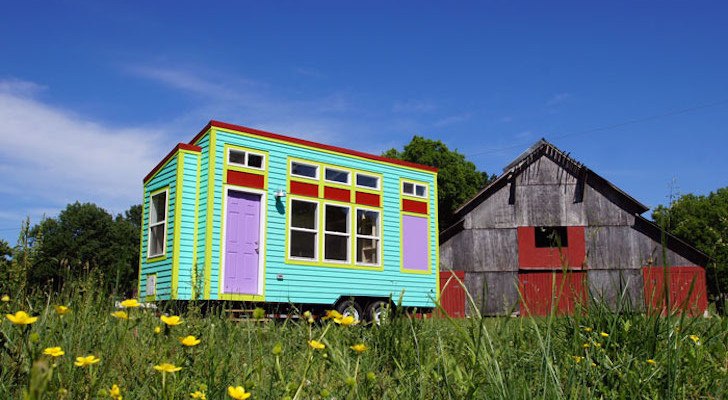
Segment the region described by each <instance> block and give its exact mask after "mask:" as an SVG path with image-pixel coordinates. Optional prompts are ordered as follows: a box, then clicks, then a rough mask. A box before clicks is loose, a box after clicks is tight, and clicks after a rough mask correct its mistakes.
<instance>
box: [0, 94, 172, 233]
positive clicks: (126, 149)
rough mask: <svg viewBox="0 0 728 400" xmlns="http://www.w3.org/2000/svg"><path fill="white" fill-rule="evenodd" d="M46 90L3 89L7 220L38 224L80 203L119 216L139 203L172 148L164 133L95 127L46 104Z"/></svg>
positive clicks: (0, 160) (1, 153) (1, 149)
mask: <svg viewBox="0 0 728 400" xmlns="http://www.w3.org/2000/svg"><path fill="white" fill-rule="evenodd" d="M41 90H43V87H42V86H40V85H38V84H36V83H33V82H27V81H20V80H4V81H0V121H2V124H0V173H1V174H2V178H1V179H2V184H1V185H0V187H2V189H1V190H2V192H3V193H4V194H7V196H6V195H4V196H2V197H3V198H5V199H4V200H0V206H2V207H3V208H4V213H3V215H2V216H0V219H3V220H9V219H12V218H15V217H18V216H21V219H22V216H30V217H31V218H32V219H33V220H34V221H37V220H38V219H39V218H40V216H41V214H39V213H41V210H42V213H44V214H49V216H52V215H53V214H55V213H56V212H57V211H59V210H61V209H63V208H64V207H65V205H66V204H67V203H69V202H74V201H76V200H79V201H82V202H83V201H89V202H94V203H96V204H97V205H99V206H101V207H104V208H106V209H107V210H109V211H110V212H114V213H116V212H121V211H123V210H125V209H126V208H128V207H129V206H130V205H131V204H136V203H139V202H140V201H141V188H142V184H141V181H142V178H143V177H144V175H145V174H146V173H147V172H148V171H149V170H151V168H152V167H153V166H154V165H155V164H156V163H157V162H158V161H159V160H160V159H161V157H162V154H166V152H167V151H169V147H170V146H171V143H170V142H169V141H167V140H166V139H165V138H164V132H163V131H161V130H159V129H155V128H152V127H113V126H109V125H106V124H104V123H102V122H97V121H94V120H92V119H90V118H86V117H83V116H80V115H77V114H75V113H73V112H69V111H67V110H63V109H60V108H57V107H54V106H51V105H48V104H46V103H44V102H42V101H40V100H38V99H37V98H36V96H35V95H36V94H37V93H38V92H39V91H41ZM19 223H20V221H17V224H18V225H19ZM8 224H10V222H3V226H2V227H6V225H8ZM11 227H12V225H11Z"/></svg>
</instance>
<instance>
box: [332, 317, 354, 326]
mask: <svg viewBox="0 0 728 400" xmlns="http://www.w3.org/2000/svg"><path fill="white" fill-rule="evenodd" d="M334 322H336V323H337V324H339V325H343V326H349V325H356V324H358V323H359V320H357V319H356V318H354V317H352V316H351V315H347V316H346V317H339V318H334Z"/></svg>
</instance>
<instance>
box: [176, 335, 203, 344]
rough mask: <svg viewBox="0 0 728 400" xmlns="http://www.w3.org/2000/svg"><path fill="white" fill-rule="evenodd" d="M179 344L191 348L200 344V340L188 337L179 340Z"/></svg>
mask: <svg viewBox="0 0 728 400" xmlns="http://www.w3.org/2000/svg"><path fill="white" fill-rule="evenodd" d="M179 342H180V343H182V345H183V346H187V347H192V346H197V345H198V344H200V339H198V338H196V337H194V336H192V335H188V336H186V337H183V338H179Z"/></svg>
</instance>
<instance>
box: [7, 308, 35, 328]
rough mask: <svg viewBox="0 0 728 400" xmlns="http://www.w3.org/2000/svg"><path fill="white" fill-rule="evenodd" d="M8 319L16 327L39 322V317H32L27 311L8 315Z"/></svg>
mask: <svg viewBox="0 0 728 400" xmlns="http://www.w3.org/2000/svg"><path fill="white" fill-rule="evenodd" d="M6 317H7V318H8V319H9V320H10V322H12V323H13V324H15V325H30V324H32V323H33V322H35V321H37V320H38V317H31V316H30V315H28V314H27V313H26V312H25V311H18V312H16V313H15V314H7V315H6Z"/></svg>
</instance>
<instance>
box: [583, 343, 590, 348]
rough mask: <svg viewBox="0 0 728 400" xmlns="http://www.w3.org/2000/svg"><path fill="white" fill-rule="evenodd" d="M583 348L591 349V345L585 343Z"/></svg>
mask: <svg viewBox="0 0 728 400" xmlns="http://www.w3.org/2000/svg"><path fill="white" fill-rule="evenodd" d="M581 347H583V348H585V349H588V348H590V347H591V345H589V343H584V344H582V345H581Z"/></svg>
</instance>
